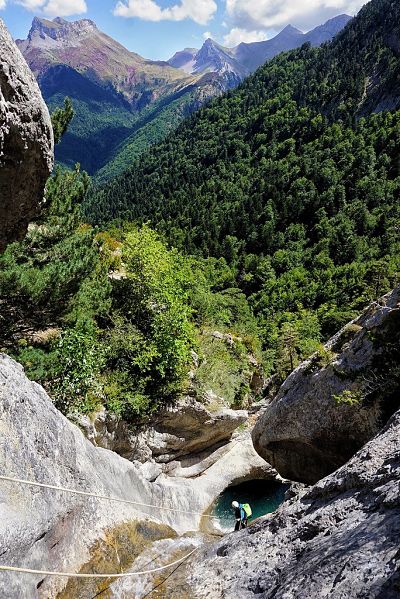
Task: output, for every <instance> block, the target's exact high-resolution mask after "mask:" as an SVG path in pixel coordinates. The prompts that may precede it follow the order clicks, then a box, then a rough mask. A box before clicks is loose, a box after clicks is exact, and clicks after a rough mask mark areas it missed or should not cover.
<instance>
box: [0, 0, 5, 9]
mask: <svg viewBox="0 0 400 599" xmlns="http://www.w3.org/2000/svg"><path fill="white" fill-rule="evenodd" d="M5 7H6V0H0V10H1V9H2V8H5Z"/></svg>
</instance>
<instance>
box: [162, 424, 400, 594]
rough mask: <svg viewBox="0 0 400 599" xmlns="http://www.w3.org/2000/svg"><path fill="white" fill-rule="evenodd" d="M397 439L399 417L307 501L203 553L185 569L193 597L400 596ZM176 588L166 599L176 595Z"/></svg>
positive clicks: (290, 503)
mask: <svg viewBox="0 0 400 599" xmlns="http://www.w3.org/2000/svg"><path fill="white" fill-rule="evenodd" d="M399 438H400V412H397V414H396V415H395V416H393V417H392V419H391V420H390V422H389V423H388V425H387V426H386V428H385V429H384V430H383V431H382V432H381V433H379V434H378V435H377V437H375V438H374V439H373V440H372V441H370V442H369V443H368V444H367V445H365V447H364V448H363V449H362V450H361V451H360V452H359V453H358V454H357V455H356V456H354V458H353V459H351V460H350V461H349V462H348V463H347V464H346V465H345V466H343V467H342V468H341V469H340V470H338V471H337V472H335V473H334V474H332V475H330V476H329V477H327V478H325V479H324V480H322V481H320V482H319V483H317V484H316V485H315V486H314V487H312V488H311V489H309V490H307V491H306V492H305V493H304V494H303V495H302V496H301V498H295V499H293V500H291V501H288V502H285V503H284V504H283V505H282V506H281V507H280V508H279V509H278V511H277V512H275V514H272V515H270V516H267V517H265V518H264V519H263V520H261V521H260V522H258V523H256V524H255V525H254V526H252V527H251V528H249V529H248V530H247V531H243V532H240V533H233V534H231V535H229V536H227V537H225V538H224V539H223V540H221V541H219V542H218V543H216V544H214V545H212V546H210V547H209V548H206V549H204V550H202V551H201V552H200V553H197V554H196V556H195V558H194V559H193V560H192V561H191V562H190V563H188V564H187V565H186V574H185V580H186V583H187V587H188V588H190V589H191V594H190V596H191V597H194V598H196V599H222V598H224V599H238V598H239V597H240V599H254V597H263V598H264V599H272V598H274V599H321V598H322V597H330V598H331V599H350V598H353V599H355V598H356V597H357V598H360V599H361V598H363V599H364V598H368V599H395V598H396V597H399V594H400V552H399V546H400V493H399V489H400V444H399ZM181 576H183V573H182V571H181ZM175 583H176V581H173V582H171V584H170V586H169V587H168V588H167V589H165V590H164V591H163V595H162V596H163V597H164V599H172V598H174V597H176V595H175V594H174V589H173V585H174V584H175Z"/></svg>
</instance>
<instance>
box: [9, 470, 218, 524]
mask: <svg viewBox="0 0 400 599" xmlns="http://www.w3.org/2000/svg"><path fill="white" fill-rule="evenodd" d="M0 480H3V481H5V482H10V483H17V484H20V485H28V486H30V487H40V488H41V489H51V490H52V491H61V492H63V493H73V494H74V495H83V496H84V497H94V498H95V499H102V500H106V501H114V502H117V503H127V504H128V505H136V506H141V507H149V508H153V509H156V510H165V511H167V512H178V513H179V514H188V515H191V516H200V517H203V518H212V519H214V520H219V518H218V516H211V515H209V514H200V513H199V512H189V511H187V510H179V509H177V508H173V507H164V506H161V505H152V504H150V503H139V502H138V501H130V500H129V499H118V498H117V497H109V496H107V495H97V494H96V493H88V492H87V491H77V490H76V489H68V488H66V487H57V486H55V485H45V484H44V483H37V482H35V481H31V480H23V479H20V478H12V477H10V476H0Z"/></svg>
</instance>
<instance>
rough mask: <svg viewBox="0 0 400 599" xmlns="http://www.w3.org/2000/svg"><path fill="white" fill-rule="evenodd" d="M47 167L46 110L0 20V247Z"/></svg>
mask: <svg viewBox="0 0 400 599" xmlns="http://www.w3.org/2000/svg"><path fill="white" fill-rule="evenodd" d="M52 167H53V130H52V127H51V121H50V116H49V112H48V110H47V108H46V105H45V103H44V101H43V99H42V96H41V93H40V90H39V87H38V84H37V83H36V80H35V78H34V76H33V75H32V73H31V71H30V70H29V67H28V65H27V64H26V62H25V60H24V58H23V56H22V54H21V53H20V51H19V50H18V48H17V46H16V45H15V43H14V42H13V40H12V38H11V36H10V34H9V33H8V31H7V29H6V27H5V25H4V23H3V21H2V20H1V19H0V251H2V250H3V249H4V247H5V245H6V244H7V243H9V242H10V241H15V240H16V239H19V238H21V237H23V235H24V234H25V232H26V228H27V225H28V223H29V221H30V220H31V219H32V218H33V217H34V216H35V215H36V214H37V212H38V209H39V207H40V204H41V203H42V201H43V192H44V186H45V183H46V180H47V178H48V176H49V174H50V172H51V169H52Z"/></svg>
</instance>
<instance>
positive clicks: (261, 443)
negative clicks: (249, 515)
mask: <svg viewBox="0 0 400 599" xmlns="http://www.w3.org/2000/svg"><path fill="white" fill-rule="evenodd" d="M399 300H400V288H397V289H395V290H394V291H393V292H392V293H390V294H389V295H387V296H385V297H384V298H383V299H382V300H381V301H380V302H379V303H374V304H372V305H371V306H370V307H369V308H368V309H367V310H366V311H365V313H364V314H362V315H361V316H360V317H359V318H357V319H356V320H354V321H353V322H352V323H350V324H349V325H347V326H346V327H345V328H344V329H343V330H342V331H340V333H338V334H337V335H336V336H335V337H333V339H331V340H330V341H329V343H328V344H327V345H326V346H325V349H324V350H323V351H322V352H319V353H317V354H315V355H314V356H313V357H312V358H311V359H310V360H307V361H306V362H304V363H303V364H301V366H300V367H299V368H297V370H295V371H294V372H293V373H292V374H291V375H290V376H289V378H288V379H287V380H286V381H285V383H284V384H283V386H282V387H281V389H280V391H279V393H278V395H277V396H276V398H275V399H274V400H273V401H272V403H271V404H270V405H269V406H268V407H267V409H266V410H265V411H264V413H263V415H262V416H261V417H260V418H259V420H258V422H257V423H256V426H255V428H254V430H253V442H254V446H255V448H256V450H257V452H258V453H259V454H260V455H261V456H262V457H263V458H264V459H265V460H266V461H267V462H269V463H270V464H272V466H274V467H275V468H276V469H277V470H278V472H279V474H281V476H283V477H285V478H289V479H291V480H296V481H300V482H305V483H307V484H313V483H315V482H316V481H318V480H319V479H321V478H323V477H324V476H326V475H327V474H330V473H331V472H333V471H334V470H336V469H337V468H339V467H340V466H342V465H343V464H344V463H345V462H346V461H347V460H348V459H349V458H350V457H351V456H352V455H354V453H355V452H356V451H357V450H358V449H360V448H361V447H362V446H363V445H364V444H365V443H366V442H367V441H368V440H369V439H371V438H372V437H373V436H374V435H375V434H376V433H377V432H378V431H379V430H380V428H381V427H382V426H383V425H384V424H385V423H386V422H387V420H388V418H389V417H390V416H391V415H392V414H393V413H394V412H395V411H396V410H397V409H398V408H399V407H400V393H399V389H400V306H399Z"/></svg>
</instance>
